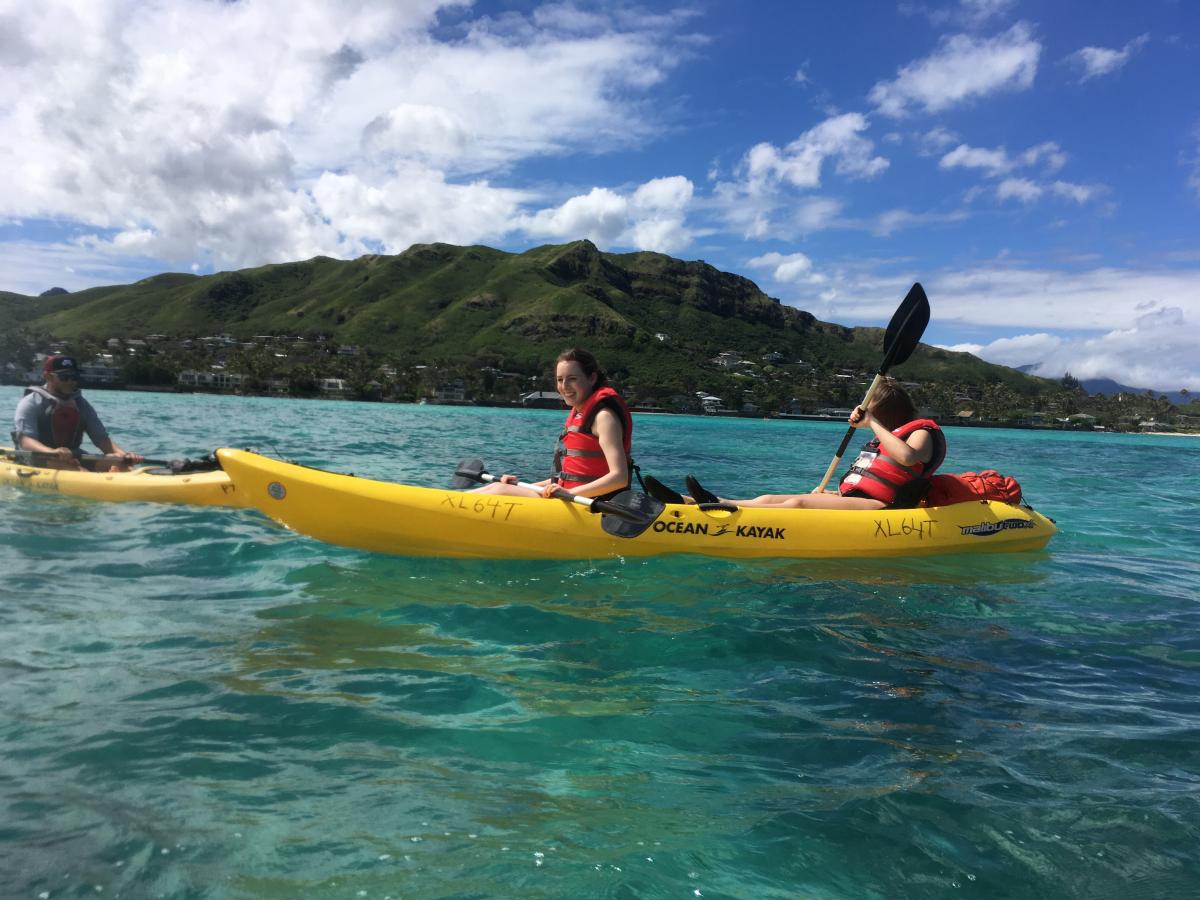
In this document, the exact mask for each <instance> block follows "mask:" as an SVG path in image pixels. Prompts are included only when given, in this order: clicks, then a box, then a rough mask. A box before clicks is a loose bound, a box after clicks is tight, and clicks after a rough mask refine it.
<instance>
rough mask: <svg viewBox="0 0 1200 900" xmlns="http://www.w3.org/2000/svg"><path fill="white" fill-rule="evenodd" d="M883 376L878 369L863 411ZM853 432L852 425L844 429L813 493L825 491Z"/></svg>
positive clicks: (865, 399)
mask: <svg viewBox="0 0 1200 900" xmlns="http://www.w3.org/2000/svg"><path fill="white" fill-rule="evenodd" d="M885 374H886V372H885V370H883V369H880V370H879V374H878V375H876V376H875V380H874V381H872V382H871V386H870V387H869V388H867V393H866V395H864V396H863V402H862V404H861V405H862V408H863V409H866V408H867V406H868V405H869V404H870V403H871V397H872V396H873V395H874V393H875V388H877V387H879V384H880V382H882V381H883V376H884V375H885ZM855 431H856V429H855V427H854V426H853V425H851V426H850V427H849V428H847V429H846V436H845V437H843V438H842V443H841V445H840V446H839V447H838V449H837V453H836V454H835V455H834V457H833V462H831V463H830V464H829V468H828V469H826V470H825V477H824V478H822V479H821V483H820V484H819V485H817V489H816V490H815V491H814V492H813V493H815V494H819V493H821V492H822V491H823V490H825V485H827V484H829V479H830V478H832V477H833V473H834V472H835V471H837V467H838V464H839V463H841V461H842V456H844V455H845V453H846V448H847V447H849V446H850V441H852V440H853V439H854V432H855Z"/></svg>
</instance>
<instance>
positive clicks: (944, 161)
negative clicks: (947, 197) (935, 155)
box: [938, 144, 1014, 176]
mask: <svg viewBox="0 0 1200 900" xmlns="http://www.w3.org/2000/svg"><path fill="white" fill-rule="evenodd" d="M1013 165H1014V164H1013V161H1012V160H1011V159H1009V158H1008V152H1007V151H1006V150H1005V149H1004V148H1003V147H997V148H996V149H995V150H986V149H984V148H982V147H968V146H967V145H966V144H959V145H958V146H957V147H955V148H954V149H953V150H951V151H950V152H949V153H947V154H946V155H945V156H943V157H942V158H941V159H940V160H939V161H938V168H940V169H959V168H962V169H982V170H983V171H984V174H985V175H993V176H995V175H1004V174H1006V173H1008V172H1011V171H1012V170H1013Z"/></svg>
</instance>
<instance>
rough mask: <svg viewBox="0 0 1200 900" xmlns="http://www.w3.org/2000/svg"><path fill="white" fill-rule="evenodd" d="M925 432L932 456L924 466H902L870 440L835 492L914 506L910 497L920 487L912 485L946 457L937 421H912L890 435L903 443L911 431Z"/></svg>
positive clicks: (889, 503) (944, 442)
mask: <svg viewBox="0 0 1200 900" xmlns="http://www.w3.org/2000/svg"><path fill="white" fill-rule="evenodd" d="M921 430H925V431H928V432H929V433H930V434H931V435H932V436H933V455H932V456H931V457H930V458H929V462H928V463H919V462H918V463H913V464H912V465H911V466H902V465H900V463H898V462H896V460H894V459H892V457H890V456H888V455H887V452H886V451H884V450H883V448H882V447H880V445H879V438H875V439H874V440H872V441H870V442H869V443H868V444H867V445H866V446H865V447H863V449H862V452H860V453H859V454H858V459H856V460H855V461H854V463H853V465H851V466H850V471H849V472H847V473H846V477H845V478H843V479H842V483H841V484H840V485H839V486H838V492H839V493H841V494H848V493H850V492H851V491H854V492H856V493H858V494H864V495H866V496H867V497H870V498H871V499H873V500H879V501H881V502H882V503H884V504H885V505H887V506H891V505H893V504H895V503H896V502H897V499H899V500H900V501H901V502H902V504H903V503H909V502H911V503H913V504H915V503H916V502H918V501H919V500H920V499H921V498H920V496H914V494H916V493H917V492H918V491H919V490H920V488H921V486H920V485H918V484H915V483H914V482H918V481H923V480H924V479H927V478H928V477H929V476H930V475H931V474H933V471H934V470H935V469H936V468H937V467H938V466H940V465H941V464H942V460H943V459H945V458H946V438H945V435H943V434H942V430H941V429H940V428H938V424H937V422H935V421H933V420H932V419H914V420H913V421H911V422H907V423H905V424H904V425H901V426H900V427H899V428H895V429H893V430H892V434H894V435H895V436H896V437H898V438H900V440H905V439H906V438H907V437H908V436H909V435H910V434H912V433H913V432H914V431H921Z"/></svg>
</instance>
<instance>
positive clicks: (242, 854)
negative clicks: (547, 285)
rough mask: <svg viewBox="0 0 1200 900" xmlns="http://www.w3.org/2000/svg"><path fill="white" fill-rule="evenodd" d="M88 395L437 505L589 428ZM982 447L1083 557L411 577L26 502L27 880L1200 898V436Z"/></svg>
mask: <svg viewBox="0 0 1200 900" xmlns="http://www.w3.org/2000/svg"><path fill="white" fill-rule="evenodd" d="M18 393H19V392H18V391H17V389H15V388H0V408H2V409H4V410H11V408H12V406H13V404H15V402H16V399H17V396H18ZM91 396H92V399H93V402H95V403H96V404H97V406H98V408H99V409H100V411H101V414H102V416H103V417H104V419H105V421H106V422H107V424H108V425H109V427H110V428H111V429H112V430H113V433H114V435H115V436H116V437H117V438H118V440H119V441H120V442H122V443H123V444H125V446H127V447H130V448H134V449H138V450H141V451H142V452H144V453H146V454H148V455H155V456H180V455H197V454H199V453H201V452H205V451H208V450H211V449H212V448H214V447H216V446H220V445H232V446H252V447H257V448H259V449H261V450H263V451H264V452H268V453H272V452H275V453H278V454H279V455H282V456H285V457H288V458H291V459H295V460H298V461H300V462H305V463H310V464H315V465H322V466H327V467H329V468H334V469H337V470H340V471H348V472H354V473H356V474H358V475H361V476H370V477H377V478H384V479H393V480H401V481H408V482H414V483H421V484H431V485H445V484H447V483H448V480H449V475H450V473H451V471H452V469H453V467H454V464H455V463H456V462H457V461H458V460H459V459H460V458H462V457H466V456H473V455H479V456H482V457H483V458H484V459H485V460H487V462H488V463H489V465H490V467H491V468H492V469H493V471H516V472H519V473H521V474H523V475H526V476H528V477H531V478H532V477H541V476H542V475H544V474H545V471H546V469H547V466H548V457H549V447H550V444H551V443H552V440H553V438H554V436H555V435H556V433H557V430H556V429H557V426H558V423H559V422H560V421H561V414H560V413H557V412H536V411H522V410H489V409H450V408H441V407H421V406H395V405H380V404H357V403H337V402H322V401H310V402H304V401H288V400H277V399H266V398H261V399H260V398H233V397H206V396H173V395H161V394H128V393H114V392H108V393H104V392H93V393H92V394H91ZM5 415H8V413H7V412H6V413H5ZM842 433H843V427H842V426H838V425H833V424H828V425H827V424H824V423H819V424H814V423H800V422H780V421H751V420H726V419H719V420H714V419H705V418H692V417H665V416H662V417H646V416H643V417H639V418H638V420H637V435H636V446H635V451H636V456H637V457H638V459H639V461H640V462H641V463H642V465H643V467H644V468H645V470H646V471H649V472H653V473H654V474H656V475H657V476H659V477H660V478H662V479H663V480H665V481H667V482H669V483H675V484H678V483H680V482H681V481H682V477H683V475H684V474H685V473H687V472H695V473H697V474H698V475H701V476H702V478H703V480H704V481H705V483H706V484H708V485H709V486H711V487H715V488H719V489H721V490H722V491H726V492H729V493H733V494H738V493H745V492H758V491H761V490H766V489H775V490H779V489H786V488H788V487H789V486H791V487H795V488H798V489H807V488H808V487H811V485H812V484H813V483H815V482H816V481H817V480H819V478H820V476H821V474H822V473H823V472H824V469H825V466H826V465H827V464H828V461H829V458H830V456H831V454H832V451H833V449H834V448H835V447H836V445H837V442H838V440H839V439H840V436H841V434H842ZM949 442H950V455H949V459H948V463H947V465H948V467H949V470H950V471H960V470H964V469H981V468H987V467H992V468H997V469H1000V470H1001V471H1004V472H1006V473H1010V474H1014V475H1016V476H1017V477H1018V478H1019V479H1020V480H1021V482H1022V484H1023V485H1024V486H1025V489H1026V493H1027V496H1028V498H1029V499H1030V501H1031V502H1032V503H1033V504H1034V505H1035V506H1036V507H1037V508H1039V509H1040V510H1042V511H1043V512H1045V513H1047V514H1048V515H1050V516H1052V517H1054V518H1056V519H1057V520H1058V523H1059V527H1060V528H1061V533H1060V534H1059V535H1058V536H1057V537H1056V538H1055V539H1054V541H1053V542H1052V543H1051V545H1050V548H1049V550H1048V551H1047V552H1045V553H1039V554H1029V555H1016V556H1003V555H1001V556H994V557H988V558H974V559H972V558H970V557H944V558H940V559H935V560H927V561H923V562H920V561H891V562H887V563H881V562H864V561H855V560H845V561H834V562H827V561H825V562H813V561H790V562H789V561H786V560H779V561H770V562H754V563H739V562H733V561H721V560H711V559H703V558H688V557H676V558H666V559H657V560H644V561H642V560H621V559H616V560H598V561H592V562H567V563H563V562H552V563H528V562H526V563H516V562H503V561H495V562H458V561H446V560H427V559H406V558H401V557H389V556H383V555H375V554H368V553H362V552H357V551H353V550H347V549H342V548H337V547H331V546H327V545H323V544H319V543H317V542H315V541H312V540H310V539H308V538H304V537H301V536H297V535H294V534H291V533H288V532H286V531H283V530H281V529H279V528H277V527H276V526H274V525H272V524H270V523H268V522H267V521H266V520H265V519H263V518H262V517H260V516H259V515H258V514H256V513H255V512H253V511H231V510H224V509H198V508H197V509H192V508H184V507H172V506H157V505H149V504H100V503H92V502H87V501H76V500H70V499H67V498H61V497H53V496H35V495H29V494H25V493H22V492H18V491H16V490H13V489H7V488H0V511H2V513H3V515H0V896H3V897H21V898H25V897H29V898H33V897H51V898H59V897H96V896H103V897H169V898H176V897H188V898H190V897H219V898H224V897H232V898H243V897H244V898H258V897H264V898H293V897H300V898H360V897H367V898H384V897H393V898H397V897H405V898H426V897H456V898H476V897H478V898H484V897H521V898H527V897H528V898H537V897H548V898H549V897H571V898H593V897H600V898H604V897H612V898H637V897H653V898H658V897H663V898H670V897H677V898H691V897H705V898H733V897H739V898H740V897H746V898H784V897H797V896H800V897H814V898H831V897H839V898H840V897H847V898H864V897H866V898H872V897H879V898H883V897H888V898H891V897H963V898H972V897H974V898H993V897H1055V898H1060V897H1087V898H1095V897H1120V898H1130V897H1184V896H1195V895H1196V894H1197V893H1200V852H1198V850H1197V848H1198V847H1200V605H1198V600H1200V540H1197V534H1198V528H1197V526H1198V519H1200V462H1198V461H1197V452H1196V451H1197V450H1198V449H1200V441H1198V440H1197V439H1193V438H1174V437H1166V436H1158V437H1148V436H1126V437H1123V436H1116V435H1103V434H1070V433H1055V434H1044V433H1033V432H1025V431H984V430H965V429H952V430H951V431H950V433H949Z"/></svg>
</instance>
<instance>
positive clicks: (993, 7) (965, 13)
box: [900, 0, 1017, 28]
mask: <svg viewBox="0 0 1200 900" xmlns="http://www.w3.org/2000/svg"><path fill="white" fill-rule="evenodd" d="M1016 2H1017V0H960V2H959V3H958V4H957V5H950V4H947V5H944V6H933V7H930V6H925V5H923V4H917V3H901V4H900V12H902V13H904V14H906V15H923V16H925V17H927V18H928V19H929V21H930V22H932V23H933V24H934V25H947V24H952V23H953V24H958V25H962V26H964V27H966V28H979V27H981V26H983V25H985V24H987V22H989V21H991V20H992V19H994V18H998V17H1001V16H1004V15H1006V14H1007V13H1008V11H1009V10H1010V9H1012V8H1013V7H1015V6H1016Z"/></svg>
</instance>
